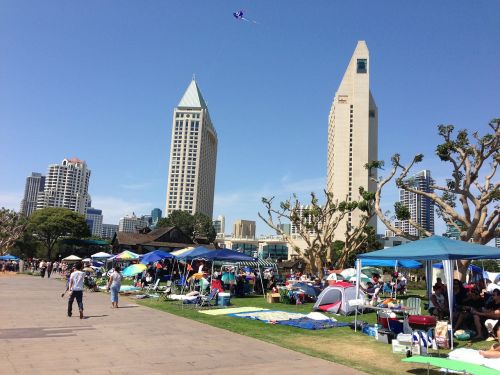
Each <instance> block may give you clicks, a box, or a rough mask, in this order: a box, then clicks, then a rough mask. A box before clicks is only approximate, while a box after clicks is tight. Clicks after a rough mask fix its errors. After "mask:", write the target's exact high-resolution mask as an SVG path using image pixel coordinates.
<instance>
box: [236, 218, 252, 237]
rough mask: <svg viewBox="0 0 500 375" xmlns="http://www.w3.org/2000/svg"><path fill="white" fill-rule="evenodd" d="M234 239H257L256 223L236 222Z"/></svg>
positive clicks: (248, 221)
mask: <svg viewBox="0 0 500 375" xmlns="http://www.w3.org/2000/svg"><path fill="white" fill-rule="evenodd" d="M233 237H234V238H255V221H252V220H236V221H235V222H234V225H233Z"/></svg>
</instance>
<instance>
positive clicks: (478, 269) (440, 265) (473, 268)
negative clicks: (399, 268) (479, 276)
mask: <svg viewBox="0 0 500 375" xmlns="http://www.w3.org/2000/svg"><path fill="white" fill-rule="evenodd" d="M363 263H364V262H363ZM432 267H433V268H439V269H443V263H435V264H433V265H432ZM469 271H472V272H474V273H483V269H482V268H481V267H478V266H476V265H474V264H471V265H469Z"/></svg>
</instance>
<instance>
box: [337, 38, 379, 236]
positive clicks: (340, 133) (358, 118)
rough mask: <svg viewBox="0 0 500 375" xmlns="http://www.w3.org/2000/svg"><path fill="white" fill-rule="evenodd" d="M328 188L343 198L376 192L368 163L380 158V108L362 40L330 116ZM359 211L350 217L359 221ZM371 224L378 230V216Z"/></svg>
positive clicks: (355, 198) (365, 47)
mask: <svg viewBox="0 0 500 375" xmlns="http://www.w3.org/2000/svg"><path fill="white" fill-rule="evenodd" d="M328 122H329V126H328V163H327V190H328V191H329V192H332V193H333V195H334V197H335V199H338V200H339V201H343V200H348V201H357V200H358V199H359V198H360V197H359V187H360V186H362V187H364V188H365V190H368V191H372V192H374V191H375V189H376V185H375V183H374V182H371V181H370V180H369V176H368V171H367V170H366V169H365V164H366V163H368V162H370V161H373V160H377V159H378V109H377V106H376V105H375V100H374V99H373V96H372V93H371V91H370V56H369V51H368V47H367V46H366V43H365V42H364V41H359V42H358V44H357V46H356V49H355V50H354V54H353V55H352V57H351V61H350V62H349V65H348V66H347V70H346V72H345V73H344V77H343V78H342V82H341V83H340V86H339V88H338V90H337V92H336V93H335V98H334V100H333V103H332V107H331V110H330V116H329V121H328ZM359 215H360V212H358V210H356V211H355V212H353V214H352V215H349V217H348V218H347V220H349V222H350V223H351V225H352V226H356V225H357V224H358V223H359ZM369 224H370V225H371V226H373V227H374V228H375V230H376V229H377V221H376V218H373V219H372V220H371V221H370V223H369ZM344 231H345V225H344V224H341V225H340V226H339V231H338V233H337V235H336V239H339V240H342V238H341V237H342V236H343V233H344Z"/></svg>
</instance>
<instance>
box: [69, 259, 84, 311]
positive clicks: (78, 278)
mask: <svg viewBox="0 0 500 375" xmlns="http://www.w3.org/2000/svg"><path fill="white" fill-rule="evenodd" d="M75 268H76V270H75V271H73V272H72V273H71V275H70V277H69V284H68V289H69V292H70V295H69V300H68V317H71V315H72V310H73V301H74V300H75V298H76V303H77V304H78V310H79V311H80V319H83V280H84V278H85V272H82V264H81V263H77V264H76V266H75Z"/></svg>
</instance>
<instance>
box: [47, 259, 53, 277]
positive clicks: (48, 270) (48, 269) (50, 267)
mask: <svg viewBox="0 0 500 375" xmlns="http://www.w3.org/2000/svg"><path fill="white" fill-rule="evenodd" d="M51 273H52V263H51V261H50V260H49V261H48V262H47V279H50V274H51Z"/></svg>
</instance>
